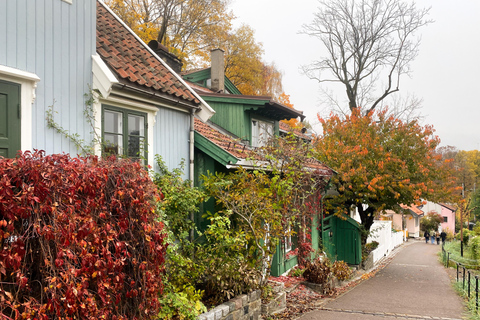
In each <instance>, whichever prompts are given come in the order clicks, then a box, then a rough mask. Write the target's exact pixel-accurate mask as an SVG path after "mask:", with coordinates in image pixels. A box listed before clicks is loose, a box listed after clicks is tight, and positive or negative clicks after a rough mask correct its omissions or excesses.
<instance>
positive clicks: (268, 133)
mask: <svg viewBox="0 0 480 320" xmlns="http://www.w3.org/2000/svg"><path fill="white" fill-rule="evenodd" d="M273 128H274V126H273V122H269V121H262V120H256V119H253V120H252V147H256V148H258V147H263V146H265V145H266V144H267V142H268V140H269V139H270V138H271V137H273Z"/></svg>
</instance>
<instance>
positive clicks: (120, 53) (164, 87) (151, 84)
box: [97, 2, 200, 104]
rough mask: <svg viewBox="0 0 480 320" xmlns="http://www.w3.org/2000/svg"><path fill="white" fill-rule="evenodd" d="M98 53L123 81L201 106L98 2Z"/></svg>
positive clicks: (143, 45)
mask: <svg viewBox="0 0 480 320" xmlns="http://www.w3.org/2000/svg"><path fill="white" fill-rule="evenodd" d="M97 53H98V54H99V55H100V56H101V57H102V59H103V60H104V61H105V63H106V64H107V65H108V66H109V67H110V69H112V71H113V72H114V73H115V74H116V75H117V76H118V77H119V78H121V79H125V80H128V81H130V82H132V83H133V84H137V85H140V86H145V87H148V88H153V89H155V90H158V91H161V92H163V93H168V94H172V95H175V96H177V97H180V98H182V99H184V100H186V101H189V102H191V103H194V104H198V103H200V101H199V100H198V99H197V98H196V97H195V96H194V94H193V93H192V92H191V91H190V89H189V88H188V87H187V86H185V85H184V84H183V83H182V82H181V81H180V80H179V79H177V78H176V77H175V76H174V75H173V74H172V73H171V71H169V70H168V69H167V68H166V67H165V66H164V65H163V63H162V62H160V61H159V60H158V59H157V57H156V56H154V55H153V54H151V53H150V51H149V50H148V49H147V48H146V47H145V44H144V43H142V42H141V41H139V40H138V39H137V38H136V37H135V36H134V35H133V34H132V33H131V32H130V31H129V30H128V29H127V28H126V27H125V26H124V25H123V24H122V23H121V22H120V21H119V20H117V18H116V17H115V16H114V15H113V14H111V13H110V12H109V11H108V10H107V9H106V8H105V7H104V5H103V4H101V3H100V2H97Z"/></svg>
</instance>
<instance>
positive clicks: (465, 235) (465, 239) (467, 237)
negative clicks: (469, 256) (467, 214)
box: [455, 228, 471, 245]
mask: <svg viewBox="0 0 480 320" xmlns="http://www.w3.org/2000/svg"><path fill="white" fill-rule="evenodd" d="M470 232H471V231H470V230H468V229H467V228H464V229H463V244H464V245H468V241H469V240H470ZM460 237H461V234H460V232H459V233H457V234H456V235H455V239H456V240H459V241H460Z"/></svg>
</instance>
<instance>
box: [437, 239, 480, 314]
mask: <svg viewBox="0 0 480 320" xmlns="http://www.w3.org/2000/svg"><path fill="white" fill-rule="evenodd" d="M442 258H443V259H442V260H443V263H444V264H445V266H446V267H447V268H448V267H449V265H450V263H453V264H455V266H456V271H457V275H456V279H457V283H458V282H461V287H462V290H463V291H464V294H465V296H466V297H467V298H468V300H471V299H475V310H476V311H477V312H478V307H479V301H478V295H479V278H480V277H479V275H478V270H470V269H469V268H468V267H474V268H475V269H477V268H478V265H472V266H469V265H463V264H461V263H460V262H457V261H455V260H454V259H452V255H451V253H450V252H447V251H446V250H445V248H444V247H443V246H442Z"/></svg>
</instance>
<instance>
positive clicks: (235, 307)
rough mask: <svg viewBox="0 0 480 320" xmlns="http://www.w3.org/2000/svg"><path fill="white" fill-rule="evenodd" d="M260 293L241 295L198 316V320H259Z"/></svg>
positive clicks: (257, 291)
mask: <svg viewBox="0 0 480 320" xmlns="http://www.w3.org/2000/svg"><path fill="white" fill-rule="evenodd" d="M261 307H262V300H261V291H260V290H255V291H252V292H250V293H248V294H242V295H240V296H238V297H235V298H233V299H232V300H229V301H227V302H225V303H222V304H221V305H219V306H216V307H215V308H214V309H212V310H210V311H208V312H206V313H203V314H201V315H199V316H198V320H259V319H260V314H261Z"/></svg>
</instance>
